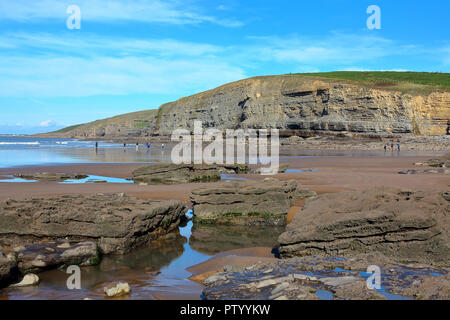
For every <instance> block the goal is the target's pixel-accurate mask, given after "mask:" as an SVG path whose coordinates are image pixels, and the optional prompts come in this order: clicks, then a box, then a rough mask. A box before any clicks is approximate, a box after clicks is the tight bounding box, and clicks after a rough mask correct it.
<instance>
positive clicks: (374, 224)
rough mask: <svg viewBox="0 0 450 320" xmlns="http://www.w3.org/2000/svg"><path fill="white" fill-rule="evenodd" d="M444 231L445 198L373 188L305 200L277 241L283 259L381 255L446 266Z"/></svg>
mask: <svg viewBox="0 0 450 320" xmlns="http://www.w3.org/2000/svg"><path fill="white" fill-rule="evenodd" d="M449 228H450V202H449V198H448V196H447V194H446V193H438V192H420V191H417V192H412V191H400V190H392V189H372V190H368V191H363V192H342V193H336V194H324V195H321V196H319V197H317V198H316V199H312V200H310V201H307V202H306V204H305V207H304V208H303V210H302V211H301V212H300V213H299V214H297V215H296V216H295V217H294V219H293V221H292V223H290V224H289V225H288V226H287V231H286V232H285V233H283V234H282V235H281V236H280V237H279V239H278V240H279V242H280V254H281V256H282V257H293V256H309V255H327V256H350V255H355V254H357V253H364V252H366V253H367V252H380V253H382V254H385V255H386V256H389V257H391V258H392V259H394V260H396V261H399V262H408V263H410V262H417V263H426V264H431V265H436V266H445V267H447V266H449V265H450V242H449Z"/></svg>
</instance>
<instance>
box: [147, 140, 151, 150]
mask: <svg viewBox="0 0 450 320" xmlns="http://www.w3.org/2000/svg"><path fill="white" fill-rule="evenodd" d="M147 150H150V142H147Z"/></svg>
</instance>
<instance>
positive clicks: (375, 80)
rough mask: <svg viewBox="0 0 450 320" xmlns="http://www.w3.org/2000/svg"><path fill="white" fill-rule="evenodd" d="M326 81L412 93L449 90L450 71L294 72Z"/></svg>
mask: <svg viewBox="0 0 450 320" xmlns="http://www.w3.org/2000/svg"><path fill="white" fill-rule="evenodd" d="M295 75H298V76H307V77H313V78H317V79H320V80H323V81H327V82H336V81H338V82H345V83H351V84H355V85H363V86H366V87H371V88H375V89H385V90H394V91H401V92H403V93H409V94H412V95H420V94H429V93H431V92H433V91H437V90H438V91H450V73H430V72H395V71H335V72H321V73H296V74H295Z"/></svg>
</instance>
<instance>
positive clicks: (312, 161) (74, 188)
mask: <svg viewBox="0 0 450 320" xmlns="http://www.w3.org/2000/svg"><path fill="white" fill-rule="evenodd" d="M430 158H431V157H430V156H403V157H397V156H391V154H388V155H386V156H335V157H330V156H325V157H282V159H281V162H282V163H287V164H289V168H290V169H317V170H318V171H315V172H299V173H284V174H278V175H275V176H274V177H275V178H277V179H280V180H288V179H294V180H297V181H298V182H299V183H300V184H302V185H304V186H306V187H308V188H310V189H312V190H314V191H316V192H318V193H334V192H339V191H345V190H364V189H367V188H372V187H383V186H384V187H395V188H404V189H411V190H427V191H428V190H433V191H447V190H449V184H450V178H449V177H448V175H445V174H415V175H401V174H398V171H400V170H405V169H414V168H415V169H417V168H418V167H417V166H414V163H415V162H422V161H424V160H427V159H430ZM143 165H144V164H136V163H133V164H117V163H116V164H109V163H103V164H99V163H93V164H67V165H57V166H27V167H23V168H8V169H0V176H2V175H10V174H13V173H22V174H26V173H36V172H49V173H80V174H90V175H98V176H106V177H117V178H131V176H132V174H131V173H132V171H133V170H134V169H136V168H139V167H141V166H143ZM420 168H425V167H420ZM244 177H248V178H254V179H263V178H266V177H267V176H261V175H245V176H244ZM214 184H215V183H208V184H200V183H192V184H181V185H154V186H141V185H137V184H119V183H92V184H59V183H57V182H43V181H40V182H33V183H1V182H0V199H7V198H12V199H21V198H30V197H49V196H54V195H62V194H74V193H75V194H91V193H122V192H124V193H127V194H130V195H133V196H137V197H140V198H145V199H177V200H182V201H184V202H185V203H188V202H189V194H190V192H191V190H192V189H194V188H197V187H200V186H202V185H208V186H210V187H213V186H214ZM303 204H304V203H303V202H302V201H297V202H296V203H295V204H294V206H293V207H292V208H291V210H290V212H289V214H288V222H289V221H291V220H292V219H293V217H294V215H295V214H297V213H298V212H300V210H301V208H302V206H303ZM271 251H272V248H268V247H261V248H247V249H237V250H231V251H225V252H221V253H219V254H216V255H214V256H213V257H212V258H211V259H209V260H207V261H205V262H203V263H201V264H199V265H195V266H192V267H189V268H187V271H188V272H190V273H191V274H192V276H191V277H190V279H191V280H193V281H192V285H189V286H188V287H187V288H185V290H181V291H180V292H179V293H177V292H174V291H173V290H171V289H170V288H168V289H169V290H165V289H164V288H162V287H161V288H158V289H156V290H155V291H153V292H149V291H148V289H147V287H148V284H149V282H148V279H146V280H147V281H142V279H141V282H142V286H141V285H136V286H135V287H137V288H141V289H142V292H141V295H140V296H141V297H142V296H145V295H146V296H147V298H149V299H184V298H200V297H199V292H201V286H200V285H199V284H201V283H202V281H203V280H204V279H206V278H207V277H208V276H209V275H211V274H214V273H216V272H219V271H223V266H224V265H235V266H246V265H251V264H253V263H255V262H257V261H273V260H275V257H274V254H273V253H272V252H271ZM141 277H142V275H135V276H133V275H131V274H127V276H126V280H127V281H130V282H132V281H140V279H139V278H141ZM133 279H134V280H133ZM50 289H51V288H50ZM138 291H139V289H138ZM183 291H184V293H183ZM144 293H145V294H144ZM94 295H95V294H94ZM100 295H101V293H100V292H99V293H98V296H97V297H99V296H100ZM29 298H31V299H37V298H39V297H38V296H34V295H33V294H30V296H29ZM80 298H81V296H80ZM93 298H96V297H93Z"/></svg>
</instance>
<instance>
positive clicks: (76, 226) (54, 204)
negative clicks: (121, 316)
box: [0, 194, 185, 254]
mask: <svg viewBox="0 0 450 320" xmlns="http://www.w3.org/2000/svg"><path fill="white" fill-rule="evenodd" d="M184 214H185V206H184V205H183V203H182V202H180V201H172V200H168V201H150V200H142V199H138V198H134V197H130V196H127V195H124V194H95V195H63V196H58V197H52V198H35V199H26V200H20V201H16V200H6V201H1V202H0V245H4V246H5V245H6V246H7V245H9V246H11V245H13V246H17V245H22V244H23V243H39V242H42V240H43V239H48V240H61V239H65V240H68V241H72V242H77V241H78V242H80V241H92V242H94V243H96V245H97V246H98V248H99V250H100V252H101V253H102V254H109V253H125V252H128V251H129V250H131V249H133V248H134V247H137V246H139V245H141V244H144V243H147V242H149V241H151V240H156V239H158V238H159V237H161V236H163V235H166V234H167V233H169V232H171V231H174V230H175V229H176V228H177V226H178V225H179V223H180V220H181V219H183V217H184Z"/></svg>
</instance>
